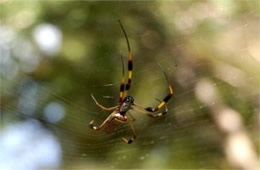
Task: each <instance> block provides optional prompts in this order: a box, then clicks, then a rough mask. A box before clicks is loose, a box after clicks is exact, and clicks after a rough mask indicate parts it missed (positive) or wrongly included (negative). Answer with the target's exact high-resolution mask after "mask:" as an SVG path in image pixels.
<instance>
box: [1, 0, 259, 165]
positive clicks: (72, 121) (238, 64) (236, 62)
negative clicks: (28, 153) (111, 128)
mask: <svg viewBox="0 0 260 170" xmlns="http://www.w3.org/2000/svg"><path fill="white" fill-rule="evenodd" d="M0 3H1V19H0V27H1V29H3V28H6V27H7V28H8V29H9V30H12V32H13V33H14V35H15V36H14V37H13V39H12V41H11V40H10V42H6V44H8V46H9V47H10V48H9V47H8V50H10V57H12V58H13V62H14V63H16V64H17V67H14V68H15V69H17V72H16V73H15V74H14V75H12V76H5V75H4V74H3V73H2V74H1V114H2V115H1V116H2V122H1V124H2V125H3V126H1V127H5V126H7V125H10V124H13V123H15V122H17V121H24V120H25V119H28V117H30V118H31V117H34V118H37V119H38V120H40V121H41V122H42V123H43V124H44V125H45V127H46V128H47V129H49V130H51V131H52V132H53V133H54V134H55V135H56V136H57V137H58V139H59V142H60V143H61V145H62V150H63V151H62V154H63V162H62V165H61V168H72V169H76V168H105V169H107V168H108V169H110V168H120V169H121V168H128V169H129V168H138V169H139V168H148V169H149V168H160V169H162V168H175V169H185V168H193V169H197V168H205V169H211V168H214V169H230V168H232V167H236V165H232V164H231V163H230V162H229V161H228V160H227V158H226V156H225V149H224V148H225V142H224V140H223V139H224V138H225V136H226V134H225V133H223V132H222V131H221V130H220V128H219V127H218V125H217V123H216V121H215V120H214V117H212V113H211V112H212V110H211V106H208V105H207V104H205V103H203V102H202V101H201V100H200V99H199V97H198V95H197V92H196V91H197V88H198V84H199V83H200V82H201V81H203V80H206V81H209V82H211V83H212V85H214V87H215V89H216V91H217V93H218V94H219V98H220V101H221V102H222V103H223V105H225V106H227V107H229V108H232V109H234V110H236V111H237V112H238V113H239V114H240V115H239V116H241V118H242V124H243V125H244V126H245V129H246V132H247V133H248V135H249V138H250V140H251V142H252V144H253V148H254V150H255V152H256V153H257V154H258V155H259V132H258V130H259V129H258V127H259V85H260V84H259V73H260V71H259V62H260V56H259V12H260V11H259V1H257V0H255V1H253V0H252V1H224V0H217V1H214V0H196V1H195V0H194V1H141V2H137V1H126V2H124V1H100V2H95V1H62V2H61V1H11V0H10V1H7V0H5V1H1V2H0ZM118 19H120V20H121V21H122V23H123V25H124V27H125V29H126V32H127V34H128V37H129V40H130V45H131V48H132V51H133V63H134V71H133V84H132V87H131V90H130V94H131V95H132V96H134V97H135V100H136V101H137V102H138V103H140V104H142V105H144V106H155V105H156V104H157V101H156V100H155V98H159V99H162V98H163V97H164V96H165V95H166V94H167V83H166V81H165V78H164V76H163V74H162V73H161V72H160V70H159V68H158V67H157V66H156V63H155V59H156V60H157V61H158V62H159V63H160V64H161V65H162V66H163V67H164V68H165V69H166V70H167V74H168V75H169V77H170V81H171V83H172V85H173V87H174V92H175V93H174V96H173V98H172V99H171V100H170V102H169V104H168V105H167V106H168V108H169V112H168V114H167V115H166V116H165V117H163V118H161V119H156V120H153V119H149V118H147V117H144V116H142V115H138V114H135V117H136V118H137V121H136V122H135V123H134V126H135V129H136V131H137V135H138V136H137V139H136V141H135V142H134V143H133V144H131V145H126V144H125V143H123V142H122V140H121V137H122V136H126V135H127V136H130V135H131V131H130V130H129V128H128V126H123V127H122V129H119V130H118V131H116V132H115V133H112V134H106V133H104V132H102V131H101V132H94V131H92V130H90V129H89V127H88V123H89V122H90V121H91V120H92V119H94V118H97V123H101V122H102V121H103V120H104V119H105V118H106V117H107V116H108V114H109V113H107V114H105V113H104V112H102V111H100V109H99V108H97V107H96V105H95V103H94V101H93V100H92V99H91V97H90V94H91V93H93V94H94V95H95V96H96V97H97V99H98V101H99V102H100V103H102V104H103V105H104V106H112V105H115V104H117V102H118V95H119V84H120V80H121V74H122V66H121V61H120V55H123V56H124V60H125V64H126V62H127V46H126V42H125V38H124V35H123V33H122V30H121V29H120V26H119V24H118V22H117V20H118ZM40 24H51V25H54V26H55V27H57V28H58V29H59V30H60V32H61V34H62V40H61V48H60V49H59V51H58V52H57V53H55V54H52V55H49V54H48V53H46V51H44V50H42V49H41V48H40V47H39V45H38V44H37V42H36V41H35V37H34V36H35V35H34V31H35V28H36V27H37V26H39V25H40ZM1 35H2V34H1ZM4 35H7V34H6V33H5V34H4ZM2 36H3V35H2ZM3 37H4V36H3ZM21 40H23V41H21ZM24 41H26V42H29V43H30V44H31V47H32V49H33V50H32V51H33V52H34V53H36V54H37V55H38V56H39V62H38V64H37V66H36V67H35V68H34V69H33V70H32V71H29V72H28V71H25V70H24V69H23V67H24V66H23V64H24V63H23V62H24V60H22V59H21V58H19V55H17V53H15V52H13V51H12V50H13V48H15V44H17V42H18V46H19V45H23V43H21V42H24ZM45 41H48V38H46V39H45ZM19 42H20V44H19ZM3 44H4V43H2V45H3ZM6 44H4V45H3V46H2V47H3V48H1V50H2V52H1V53H2V54H3V53H4V52H5V51H4V50H3V49H5V45H6ZM25 53H26V48H25V47H23V46H21V48H20V51H18V54H21V55H22V54H25ZM25 56H26V54H25ZM154 58H155V59H154ZM29 60H31V59H30V57H29ZM26 62H28V61H27V60H25V64H26ZM1 67H2V66H1ZM26 67H29V66H26ZM3 68H4V67H2V68H1V69H3ZM10 68H13V67H10ZM5 69H6V68H5ZM12 70H13V69H12ZM3 72H4V71H3ZM31 83H36V84H37V87H38V90H37V92H36V95H35V96H34V99H33V100H35V101H37V102H36V103H37V106H36V107H35V109H34V110H33V112H32V113H30V114H29V115H28V114H26V113H23V112H22V111H21V110H19V107H18V106H19V102H21V96H23V95H25V96H26V95H27V94H22V92H21V89H23V87H24V86H26V87H27V86H28V88H30V84H31ZM109 84H112V85H111V86H109ZM29 91H30V90H29ZM27 92H28V91H27ZM202 93H204V92H202ZM205 93H206V94H207V90H206V89H205ZM104 96H111V97H112V99H105V98H104ZM22 100H26V98H25V99H22ZM50 102H58V103H60V104H62V105H63V106H64V108H65V110H66V114H65V117H64V118H63V119H62V120H61V121H59V122H58V123H55V124H53V123H50V122H48V121H46V120H45V118H44V115H43V112H44V109H45V107H46V106H47V105H48V104H49V103H50ZM212 105H214V103H212ZM28 107H30V105H29V106H28Z"/></svg>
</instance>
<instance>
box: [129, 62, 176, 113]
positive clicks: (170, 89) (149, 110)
mask: <svg viewBox="0 0 260 170" xmlns="http://www.w3.org/2000/svg"><path fill="white" fill-rule="evenodd" d="M156 63H157V65H158V66H159V68H160V70H161V71H162V72H163V74H164V76H165V78H166V80H167V83H168V89H169V94H168V95H167V96H165V97H164V99H163V101H160V103H159V104H158V105H157V106H156V107H155V108H151V107H143V106H140V105H138V104H136V103H134V104H133V106H136V107H138V108H139V109H141V110H145V111H148V112H157V111H158V110H159V109H161V108H162V107H163V106H164V105H165V104H166V103H167V102H168V101H169V100H170V98H171V97H172V95H173V89H172V86H171V84H170V80H169V78H168V76H167V74H166V71H165V70H164V69H163V68H162V66H161V65H160V64H159V63H158V62H156Z"/></svg>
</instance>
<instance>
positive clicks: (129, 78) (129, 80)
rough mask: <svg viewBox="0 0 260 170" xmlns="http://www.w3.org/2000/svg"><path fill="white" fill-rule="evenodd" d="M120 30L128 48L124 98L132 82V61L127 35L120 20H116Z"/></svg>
mask: <svg viewBox="0 0 260 170" xmlns="http://www.w3.org/2000/svg"><path fill="white" fill-rule="evenodd" d="M118 22H119V24H120V26H121V28H122V31H123V33H124V35H125V39H126V43H127V48H128V82H127V84H126V87H125V96H126V95H127V93H128V90H129V89H130V87H131V81H132V71H133V59H132V52H131V48H130V43H129V40H128V37H127V34H126V31H125V29H124V27H123V25H122V23H121V21H120V20H118Z"/></svg>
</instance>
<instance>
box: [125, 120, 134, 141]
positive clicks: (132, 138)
mask: <svg viewBox="0 0 260 170" xmlns="http://www.w3.org/2000/svg"><path fill="white" fill-rule="evenodd" d="M128 123H129V125H130V127H131V129H132V131H133V134H134V135H133V137H131V138H130V139H127V138H125V137H123V138H122V139H123V141H124V142H125V143H128V144H130V143H132V142H133V141H134V140H135V138H136V132H135V129H134V126H133V124H132V123H131V121H130V120H128Z"/></svg>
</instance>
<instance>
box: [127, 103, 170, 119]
mask: <svg viewBox="0 0 260 170" xmlns="http://www.w3.org/2000/svg"><path fill="white" fill-rule="evenodd" d="M164 107H165V110H164V111H163V112H159V113H157V114H152V113H147V111H146V110H145V108H143V109H142V110H137V109H135V108H132V110H133V111H135V112H136V113H141V114H143V115H145V116H148V117H150V118H158V117H161V116H164V115H165V114H166V113H167V112H168V108H167V106H166V104H165V105H164ZM139 109H140V108H139Z"/></svg>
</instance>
